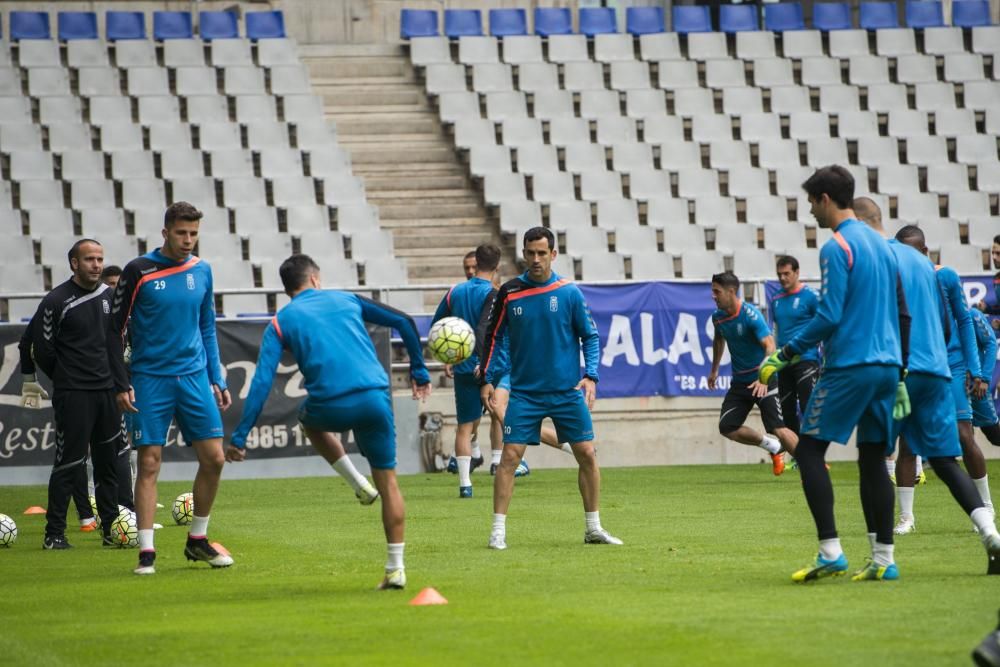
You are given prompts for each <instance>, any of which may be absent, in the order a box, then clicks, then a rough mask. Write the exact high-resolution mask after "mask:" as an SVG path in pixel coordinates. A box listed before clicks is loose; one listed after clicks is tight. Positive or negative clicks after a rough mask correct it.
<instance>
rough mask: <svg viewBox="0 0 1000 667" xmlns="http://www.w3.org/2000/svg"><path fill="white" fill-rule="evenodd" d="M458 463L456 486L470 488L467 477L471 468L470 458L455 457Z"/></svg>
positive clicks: (469, 479) (469, 480)
mask: <svg viewBox="0 0 1000 667" xmlns="http://www.w3.org/2000/svg"><path fill="white" fill-rule="evenodd" d="M455 460H457V461H458V485H459V486H472V479H471V478H470V477H469V468H470V467H472V457H471V456H456V457H455Z"/></svg>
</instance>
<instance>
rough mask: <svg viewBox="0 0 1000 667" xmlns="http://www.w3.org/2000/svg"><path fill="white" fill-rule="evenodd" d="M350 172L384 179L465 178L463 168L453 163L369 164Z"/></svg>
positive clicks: (356, 166)
mask: <svg viewBox="0 0 1000 667" xmlns="http://www.w3.org/2000/svg"><path fill="white" fill-rule="evenodd" d="M352 170H353V171H354V173H355V174H357V175H359V176H371V175H378V176H384V177H386V178H393V177H395V178H406V177H408V176H412V175H413V174H417V173H419V174H420V176H425V177H433V176H465V167H463V166H462V165H460V164H457V163H455V162H369V163H366V164H356V165H353V166H352Z"/></svg>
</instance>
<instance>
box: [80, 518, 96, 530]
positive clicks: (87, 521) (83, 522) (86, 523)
mask: <svg viewBox="0 0 1000 667" xmlns="http://www.w3.org/2000/svg"><path fill="white" fill-rule="evenodd" d="M92 523H97V519H95V518H94V517H90V518H88V519H80V527H81V528H82V527H83V526H89V525H90V524H92Z"/></svg>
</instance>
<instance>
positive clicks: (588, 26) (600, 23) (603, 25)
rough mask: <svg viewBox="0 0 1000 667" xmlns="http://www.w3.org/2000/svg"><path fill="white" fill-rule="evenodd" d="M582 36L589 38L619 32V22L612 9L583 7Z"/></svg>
mask: <svg viewBox="0 0 1000 667" xmlns="http://www.w3.org/2000/svg"><path fill="white" fill-rule="evenodd" d="M579 18H580V34H582V35H586V36H587V37H593V36H594V35H600V34H605V33H615V32H618V20H617V18H616V16H615V10H614V8H612V7H581V8H580V15H579Z"/></svg>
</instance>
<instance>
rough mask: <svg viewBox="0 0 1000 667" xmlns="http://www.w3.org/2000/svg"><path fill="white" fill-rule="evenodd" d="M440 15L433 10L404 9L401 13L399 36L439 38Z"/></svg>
mask: <svg viewBox="0 0 1000 667" xmlns="http://www.w3.org/2000/svg"><path fill="white" fill-rule="evenodd" d="M438 34H439V33H438V13H437V12H436V11H434V10H433V9H404V10H403V11H401V12H400V13H399V36H400V37H401V38H403V39H411V38H413V37H437V36H438Z"/></svg>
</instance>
